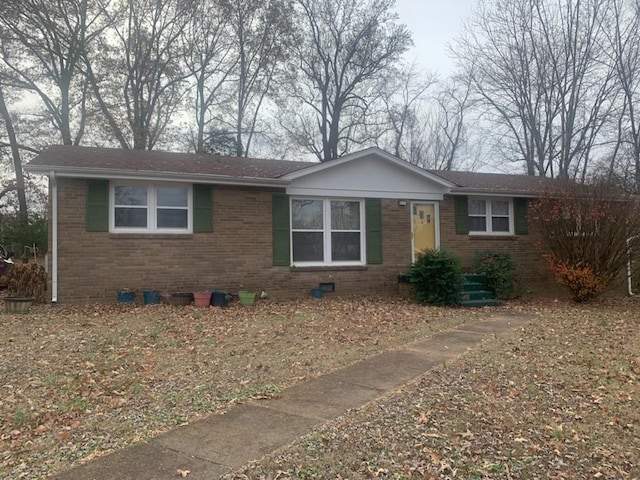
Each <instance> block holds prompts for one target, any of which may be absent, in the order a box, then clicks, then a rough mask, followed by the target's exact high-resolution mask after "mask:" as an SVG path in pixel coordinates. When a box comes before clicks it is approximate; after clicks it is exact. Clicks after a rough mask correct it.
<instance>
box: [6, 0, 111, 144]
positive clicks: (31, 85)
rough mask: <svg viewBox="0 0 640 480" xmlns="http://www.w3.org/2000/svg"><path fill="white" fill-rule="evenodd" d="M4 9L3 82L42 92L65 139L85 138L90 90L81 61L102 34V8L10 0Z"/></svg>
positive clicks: (66, 1)
mask: <svg viewBox="0 0 640 480" xmlns="http://www.w3.org/2000/svg"><path fill="white" fill-rule="evenodd" d="M0 8H1V9H2V10H1V12H0V29H1V30H2V37H3V43H2V61H3V63H4V65H5V68H4V71H3V76H2V79H1V81H2V82H3V83H4V84H5V85H9V86H13V87H17V88H19V89H22V90H25V91H29V92H32V93H34V94H36V95H37V97H39V98H40V100H41V101H42V104H43V105H44V108H45V110H46V111H47V113H48V115H49V118H50V120H51V122H52V123H53V126H54V127H55V129H56V130H57V131H58V132H59V133H60V136H61V140H62V143H63V144H65V145H71V144H78V143H80V140H81V138H82V135H83V134H84V130H85V124H86V113H87V111H86V107H87V93H88V89H87V85H86V82H85V81H84V78H83V76H82V75H79V71H78V65H79V63H80V62H81V59H82V54H83V52H84V50H85V49H86V48H87V45H88V44H90V43H91V42H93V41H94V40H95V38H96V36H97V35H98V34H99V30H97V29H96V28H94V27H95V22H96V19H97V17H99V16H100V15H101V11H100V9H97V8H93V7H92V6H91V2H88V0H5V1H4V2H3V5H2V7H0Z"/></svg>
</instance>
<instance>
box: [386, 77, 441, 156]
mask: <svg viewBox="0 0 640 480" xmlns="http://www.w3.org/2000/svg"><path fill="white" fill-rule="evenodd" d="M436 81H437V78H436V76H435V75H428V74H427V75H423V74H421V73H419V72H418V71H417V70H416V67H415V65H410V66H408V67H406V68H403V69H401V70H399V71H397V72H394V74H393V75H388V76H387V77H386V78H385V79H383V81H382V82H380V83H381V88H382V90H381V92H380V101H381V103H382V105H383V109H384V113H385V115H384V120H385V121H384V129H385V130H386V131H385V132H382V133H381V134H379V135H378V141H377V144H378V145H379V146H381V147H382V148H383V149H387V150H389V151H390V152H392V153H393V154H394V155H395V156H396V157H400V158H404V159H407V160H409V161H411V159H410V158H407V152H406V147H405V143H406V137H407V135H408V133H409V131H410V130H411V128H414V127H415V123H416V117H417V115H416V113H417V112H418V111H420V109H421V107H422V106H424V103H425V101H426V100H427V95H426V92H427V90H428V89H429V88H430V87H432V86H433V85H434V84H435V83H436Z"/></svg>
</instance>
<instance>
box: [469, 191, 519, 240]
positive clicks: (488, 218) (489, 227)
mask: <svg viewBox="0 0 640 480" xmlns="http://www.w3.org/2000/svg"><path fill="white" fill-rule="evenodd" d="M471 200H479V201H483V202H484V204H485V214H484V215H474V214H472V213H471V212H470V211H469V213H468V217H469V218H471V217H485V218H486V225H487V229H486V230H471V222H469V235H505V236H508V235H514V231H515V230H514V228H515V227H514V226H515V214H514V209H513V198H510V197H473V196H469V197H468V201H469V202H470V201H471ZM495 201H499V202H508V203H509V231H508V232H502V231H497V232H494V231H493V222H492V221H491V220H492V218H493V217H494V215H492V212H491V202H495ZM495 216H498V217H503V216H504V215H495Z"/></svg>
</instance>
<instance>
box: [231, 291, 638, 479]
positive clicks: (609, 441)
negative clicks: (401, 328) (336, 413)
mask: <svg viewBox="0 0 640 480" xmlns="http://www.w3.org/2000/svg"><path fill="white" fill-rule="evenodd" d="M533 307H534V308H533V309H531V310H532V311H535V312H537V315H538V318H537V319H536V320H534V321H533V322H532V323H531V324H530V325H527V326H525V327H524V328H521V329H518V330H516V331H513V332H510V333H505V334H502V335H500V336H499V337H496V338H492V339H491V340H490V341H489V340H487V341H485V342H484V343H483V344H482V345H481V346H479V347H477V348H476V349H474V350H473V351H471V352H468V353H467V354H466V355H465V356H464V357H462V358H460V359H455V360H451V361H448V362H447V364H446V365H441V366H440V367H439V368H436V369H435V370H433V371H431V372H430V373H429V374H427V375H425V376H424V377H423V378H422V379H421V380H419V381H417V382H415V383H414V384H412V385H408V386H406V387H404V388H402V389H400V390H399V391H398V392H397V393H396V394H395V395H392V396H389V397H386V398H385V399H383V400H382V401H381V402H378V403H374V404H371V405H368V406H365V407H363V408H362V409H360V410H358V411H353V412H350V413H349V414H348V415H345V416H343V417H341V418H340V419H338V420H336V421H335V422H331V423H330V424H328V425H326V426H324V427H322V428H320V429H319V430H318V431H316V432H314V433H312V434H311V435H309V436H308V437H306V438H305V439H304V441H302V442H299V443H297V444H295V445H293V446H292V447H290V448H288V449H286V450H285V451H280V452H278V453H277V454H274V455H268V456H267V457H265V458H264V459H262V460H261V461H260V462H258V463H255V464H251V465H249V466H246V467H245V468H243V469H241V470H240V471H238V472H235V473H233V474H230V475H228V476H226V477H225V478H226V479H227V480H247V479H256V480H257V479H261V478H274V476H273V472H275V471H277V472H279V473H278V478H288V479H294V478H314V477H313V476H311V475H309V476H304V475H301V471H302V466H303V465H304V466H305V470H304V472H302V473H305V472H317V471H322V472H323V475H322V478H373V477H375V476H376V475H378V476H381V475H379V474H378V472H383V473H384V476H385V477H386V478H432V479H435V478H451V479H458V478H460V479H462V478H469V479H470V478H477V479H480V478H496V479H498V478H503V479H511V478H513V479H516V478H520V479H526V478H558V479H561V478H562V479H567V478H621V479H624V478H640V437H639V432H640V413H638V412H639V411H640V403H638V399H639V398H640V397H639V396H638V394H639V393H640V391H639V389H640V378H638V375H637V372H635V371H634V368H637V362H638V355H639V353H640V328H639V327H640V315H639V314H640V303H638V302H637V301H620V300H617V301H616V302H611V303H608V304H601V305H582V306H575V305H569V304H562V303H553V304H544V303H542V304H540V305H537V306H536V305H533ZM519 308H520V307H519V306H517V305H516V306H515V309H516V310H519ZM380 432H384V434H383V436H384V441H380V435H381V434H380ZM344 438H348V439H349V441H348V442H345V441H341V440H342V439H344ZM317 478H320V477H317Z"/></svg>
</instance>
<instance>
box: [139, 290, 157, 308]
mask: <svg viewBox="0 0 640 480" xmlns="http://www.w3.org/2000/svg"><path fill="white" fill-rule="evenodd" d="M142 298H143V299H144V304H145V305H154V304H156V303H160V292H159V291H157V290H147V291H144V292H142Z"/></svg>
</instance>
